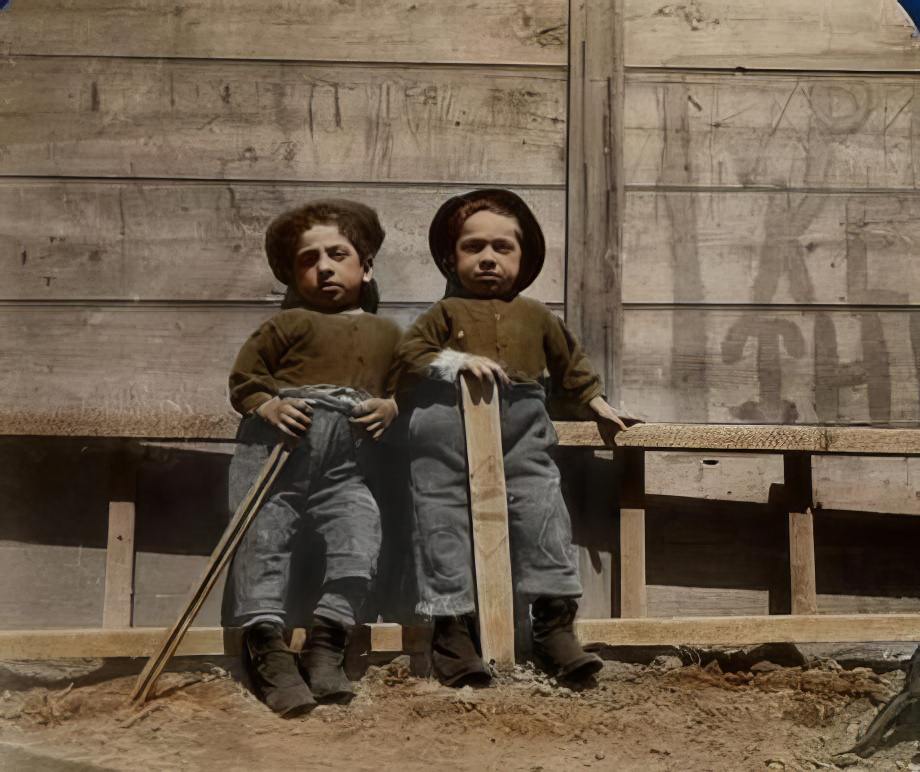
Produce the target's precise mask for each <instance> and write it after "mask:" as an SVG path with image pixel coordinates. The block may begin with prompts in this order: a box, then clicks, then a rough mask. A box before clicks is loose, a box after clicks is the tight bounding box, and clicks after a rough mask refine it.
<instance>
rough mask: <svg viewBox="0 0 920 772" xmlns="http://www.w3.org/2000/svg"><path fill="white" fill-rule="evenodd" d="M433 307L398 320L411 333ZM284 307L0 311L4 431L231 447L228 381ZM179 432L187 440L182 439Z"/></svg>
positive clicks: (394, 314)
mask: <svg viewBox="0 0 920 772" xmlns="http://www.w3.org/2000/svg"><path fill="white" fill-rule="evenodd" d="M422 308H423V307H422V306H410V307H404V308H403V307H397V308H393V309H390V310H389V312H388V315H389V316H390V317H391V318H395V319H396V320H397V321H399V322H401V323H403V324H405V323H406V322H407V321H408V320H409V319H410V318H412V317H414V316H415V315H416V314H417V313H418V312H419V311H420V310H421V309H422ZM276 312H277V309H276V308H271V307H246V306H225V307H216V306H199V307H195V306H192V307H175V306H172V307H170V306H152V307H151V306H147V307H142V308H131V307H117V306H116V307H80V306H76V307H67V306H57V307H55V306H52V307H47V306H16V305H14V306H7V307H3V308H0V350H2V351H3V352H4V355H5V356H7V357H10V361H15V362H16V367H15V368H10V369H6V370H4V372H3V373H2V375H0V427H2V429H0V431H3V432H4V433H8V434H12V435H30V434H43V435H58V436H112V437H118V436H125V437H143V436H147V437H190V438H191V437H199V438H230V437H233V436H234V435H235V431H236V429H235V427H236V425H237V423H238V418H237V417H236V416H235V414H234V413H233V411H232V409H231V408H230V406H229V403H228V400H227V376H228V374H229V372H230V367H231V365H232V364H233V360H234V358H235V357H236V354H237V352H238V351H239V348H240V346H241V345H242V344H243V342H244V341H245V340H246V338H247V337H248V336H249V335H250V334H251V333H252V331H253V330H255V329H256V327H258V325H259V324H261V323H262V322H263V321H264V320H266V319H268V318H269V317H270V316H271V315H272V314H273V313H276ZM176 431H178V432H179V433H175V432H176Z"/></svg>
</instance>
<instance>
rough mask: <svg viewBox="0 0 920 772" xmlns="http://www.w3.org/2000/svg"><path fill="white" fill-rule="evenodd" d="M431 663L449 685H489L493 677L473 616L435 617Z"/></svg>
mask: <svg viewBox="0 0 920 772" xmlns="http://www.w3.org/2000/svg"><path fill="white" fill-rule="evenodd" d="M431 666H432V669H433V670H434V672H435V675H436V676H437V677H438V680H439V681H440V682H441V683H442V684H444V685H445V686H455V687H458V688H459V687H461V686H487V685H488V684H489V683H490V682H491V681H492V674H491V673H490V672H489V669H488V668H487V667H486V665H485V663H484V662H483V661H482V654H481V653H480V650H479V646H478V645H477V643H476V630H475V627H474V620H473V617H471V616H462V617H436V618H435V622H434V637H433V638H432V640H431Z"/></svg>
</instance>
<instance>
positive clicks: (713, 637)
mask: <svg viewBox="0 0 920 772" xmlns="http://www.w3.org/2000/svg"><path fill="white" fill-rule="evenodd" d="M370 627H371V630H372V631H373V629H374V627H375V625H371V626H370ZM575 630H576V633H577V634H578V637H579V638H580V639H581V641H583V642H585V643H607V644H611V645H617V646H677V645H687V646H702V645H708V644H721V645H725V646H740V645H746V644H756V643H784V642H788V643H848V642H862V641H866V642H868V641H916V640H918V639H920V615H918V614H838V615H831V614H823V615H817V616H761V617H740V616H735V617H693V618H671V619H582V620H578V621H576V622H575ZM163 633H164V630H163V628H158V627H134V628H128V629H124V630H102V629H83V630H9V631H0V659H18V660H42V659H64V658H82V657H143V656H147V655H148V654H149V653H150V652H151V651H152V649H153V647H154V646H156V643H157V640H158V639H159V637H160V636H162V635H163ZM392 633H393V629H392V627H391V626H390V625H387V630H386V632H385V635H384V636H382V640H383V641H385V643H386V645H387V646H388V647H389V646H390V645H392V642H393V641H392ZM372 635H373V633H372ZM372 640H373V637H372ZM387 650H388V651H391V649H389V648H387ZM223 654H228V655H238V654H239V632H238V631H237V630H233V629H224V628H220V627H193V628H192V629H190V630H189V632H188V634H187V635H186V637H185V639H184V640H183V642H182V645H181V646H180V647H179V650H178V652H177V655H179V656H183V655H184V656H216V655H223Z"/></svg>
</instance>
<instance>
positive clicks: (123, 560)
mask: <svg viewBox="0 0 920 772" xmlns="http://www.w3.org/2000/svg"><path fill="white" fill-rule="evenodd" d="M136 492H137V457H136V456H135V455H134V453H132V450H131V448H127V447H126V448H123V449H122V450H120V451H117V452H116V453H115V455H114V458H113V460H112V465H111V467H110V472H109V534H108V544H107V546H106V554H105V597H104V600H103V606H102V626H103V627H107V628H109V627H130V626H131V624H132V621H133V608H134V512H135V506H134V502H135V496H136Z"/></svg>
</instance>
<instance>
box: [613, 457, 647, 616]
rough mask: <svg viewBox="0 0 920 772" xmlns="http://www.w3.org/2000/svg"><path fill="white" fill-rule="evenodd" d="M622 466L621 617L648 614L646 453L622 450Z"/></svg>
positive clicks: (620, 493)
mask: <svg viewBox="0 0 920 772" xmlns="http://www.w3.org/2000/svg"><path fill="white" fill-rule="evenodd" d="M621 455H622V459H621V467H620V490H619V500H620V594H619V595H620V616H621V617H644V616H646V614H647V612H648V603H647V596H646V570H645V568H646V567H645V505H646V499H645V452H644V451H643V450H640V449H636V448H626V449H625V450H623V451H621Z"/></svg>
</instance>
